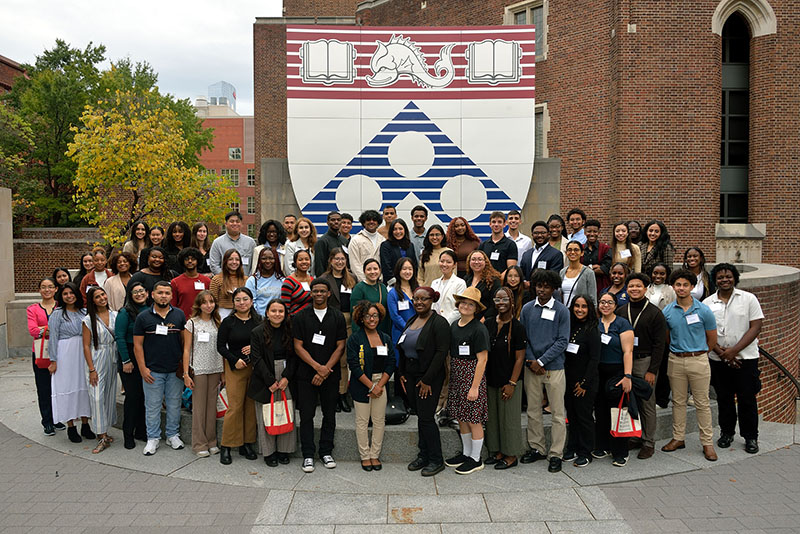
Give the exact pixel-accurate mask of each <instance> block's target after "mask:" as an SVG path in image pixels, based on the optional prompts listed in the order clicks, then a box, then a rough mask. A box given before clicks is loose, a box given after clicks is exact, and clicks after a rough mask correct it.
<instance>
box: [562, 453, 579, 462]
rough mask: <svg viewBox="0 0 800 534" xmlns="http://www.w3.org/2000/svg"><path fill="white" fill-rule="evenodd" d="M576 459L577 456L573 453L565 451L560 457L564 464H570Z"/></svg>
mask: <svg viewBox="0 0 800 534" xmlns="http://www.w3.org/2000/svg"><path fill="white" fill-rule="evenodd" d="M576 457H577V455H576V454H575V453H574V452H573V451H567V452H565V453H564V454H562V455H561V459H562V460H564V461H565V462H571V461H572V460H574V459H575V458H576Z"/></svg>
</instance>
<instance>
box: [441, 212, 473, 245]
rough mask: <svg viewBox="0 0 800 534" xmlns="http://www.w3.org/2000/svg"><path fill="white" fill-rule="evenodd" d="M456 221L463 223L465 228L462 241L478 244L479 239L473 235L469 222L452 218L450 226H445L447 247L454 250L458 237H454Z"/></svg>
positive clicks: (460, 218) (461, 218)
mask: <svg viewBox="0 0 800 534" xmlns="http://www.w3.org/2000/svg"><path fill="white" fill-rule="evenodd" d="M458 220H461V221H464V224H465V225H466V226H467V231H466V233H465V234H464V241H475V242H476V243H480V242H481V238H480V237H478V236H477V235H476V234H475V231H474V230H473V229H472V226H470V225H469V222H468V221H467V220H466V219H465V218H464V217H453V219H452V220H451V221H450V224H448V225H447V234H446V235H445V243H447V246H448V247H450V248H452V249H453V250H455V249H456V246H457V245H456V239H458V236H456V221H458Z"/></svg>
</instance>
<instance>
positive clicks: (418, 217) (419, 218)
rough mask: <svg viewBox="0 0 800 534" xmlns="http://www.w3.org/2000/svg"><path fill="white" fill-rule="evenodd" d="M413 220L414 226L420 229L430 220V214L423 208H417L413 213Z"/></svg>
mask: <svg viewBox="0 0 800 534" xmlns="http://www.w3.org/2000/svg"><path fill="white" fill-rule="evenodd" d="M411 220H412V221H413V222H414V228H416V229H417V230H420V229H422V228H424V227H425V222H426V221H427V220H428V215H427V214H426V213H425V212H424V211H422V210H416V211H414V213H412V214H411ZM418 233H419V232H418Z"/></svg>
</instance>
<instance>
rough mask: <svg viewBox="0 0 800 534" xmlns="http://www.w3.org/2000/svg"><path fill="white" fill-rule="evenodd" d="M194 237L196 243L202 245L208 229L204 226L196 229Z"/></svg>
mask: <svg viewBox="0 0 800 534" xmlns="http://www.w3.org/2000/svg"><path fill="white" fill-rule="evenodd" d="M195 236H196V237H197V241H198V242H200V243H202V242H203V241H205V240H206V237H208V227H206V225H203V226H201V227H200V228H198V229H197V232H196V233H195Z"/></svg>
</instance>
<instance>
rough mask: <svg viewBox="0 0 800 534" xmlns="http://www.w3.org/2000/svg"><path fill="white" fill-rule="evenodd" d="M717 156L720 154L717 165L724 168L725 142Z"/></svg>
mask: <svg viewBox="0 0 800 534" xmlns="http://www.w3.org/2000/svg"><path fill="white" fill-rule="evenodd" d="M719 154H720V162H719V164H720V165H723V166H724V165H725V141H723V142H722V146H721V148H720V150H719Z"/></svg>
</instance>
